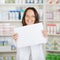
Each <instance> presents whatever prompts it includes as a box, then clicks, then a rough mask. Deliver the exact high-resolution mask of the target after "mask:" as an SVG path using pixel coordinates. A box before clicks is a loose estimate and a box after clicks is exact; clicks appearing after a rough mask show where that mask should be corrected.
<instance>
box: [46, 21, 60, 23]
mask: <svg viewBox="0 0 60 60" xmlns="http://www.w3.org/2000/svg"><path fill="white" fill-rule="evenodd" d="M46 23H60V21H59V20H53V21H52V20H50V21H49V20H48V21H46Z"/></svg>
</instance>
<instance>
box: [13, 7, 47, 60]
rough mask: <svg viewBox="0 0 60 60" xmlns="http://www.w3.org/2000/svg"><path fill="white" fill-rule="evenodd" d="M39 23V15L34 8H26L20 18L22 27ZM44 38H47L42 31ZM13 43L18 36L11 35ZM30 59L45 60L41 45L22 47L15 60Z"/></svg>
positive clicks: (45, 33) (45, 32) (44, 31)
mask: <svg viewBox="0 0 60 60" xmlns="http://www.w3.org/2000/svg"><path fill="white" fill-rule="evenodd" d="M35 23H39V15H38V13H37V11H36V9H35V8H34V7H28V8H27V9H26V10H25V12H24V15H23V18H22V25H23V26H26V25H30V24H35ZM42 33H43V35H44V37H47V31H46V30H43V31H42ZM13 38H14V39H15V41H17V39H18V34H17V33H15V34H14V35H13ZM30 57H31V59H32V60H45V57H44V51H43V48H42V45H41V44H38V45H34V46H26V47H22V48H20V49H19V50H18V51H17V57H16V58H17V60H29V59H30Z"/></svg>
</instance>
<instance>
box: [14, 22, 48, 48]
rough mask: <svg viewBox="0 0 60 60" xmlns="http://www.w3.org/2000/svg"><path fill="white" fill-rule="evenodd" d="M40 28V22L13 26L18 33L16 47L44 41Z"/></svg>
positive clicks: (45, 39)
mask: <svg viewBox="0 0 60 60" xmlns="http://www.w3.org/2000/svg"><path fill="white" fill-rule="evenodd" d="M42 30H43V24H42V23H37V24H32V25H27V26H22V27H19V28H15V29H14V31H15V33H17V34H18V39H17V41H16V44H17V47H25V46H32V45H36V44H44V43H46V42H47V38H46V37H44V36H43V34H42Z"/></svg>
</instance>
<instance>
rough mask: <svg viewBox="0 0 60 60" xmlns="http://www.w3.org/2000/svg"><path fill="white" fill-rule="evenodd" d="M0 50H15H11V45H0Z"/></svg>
mask: <svg viewBox="0 0 60 60" xmlns="http://www.w3.org/2000/svg"><path fill="white" fill-rule="evenodd" d="M0 52H16V50H11V46H0Z"/></svg>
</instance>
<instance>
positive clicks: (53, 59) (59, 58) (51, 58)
mask: <svg viewBox="0 0 60 60" xmlns="http://www.w3.org/2000/svg"><path fill="white" fill-rule="evenodd" d="M46 60H60V54H58V53H47V55H46Z"/></svg>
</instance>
